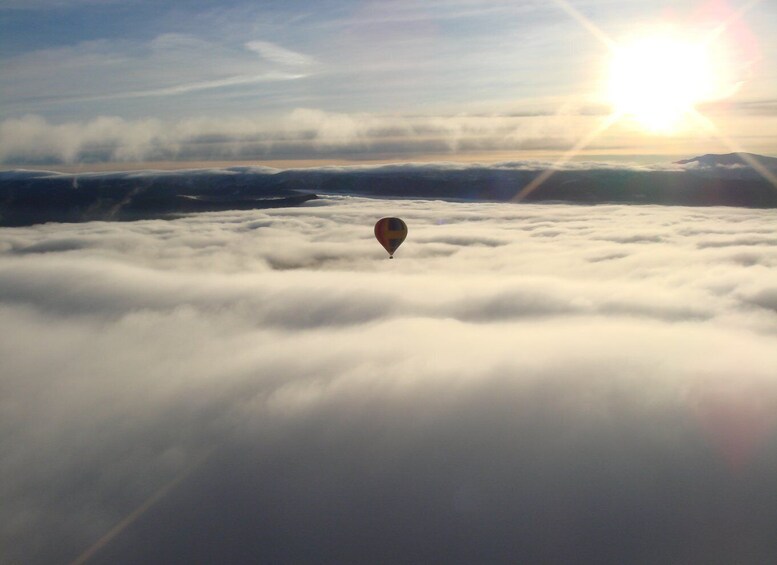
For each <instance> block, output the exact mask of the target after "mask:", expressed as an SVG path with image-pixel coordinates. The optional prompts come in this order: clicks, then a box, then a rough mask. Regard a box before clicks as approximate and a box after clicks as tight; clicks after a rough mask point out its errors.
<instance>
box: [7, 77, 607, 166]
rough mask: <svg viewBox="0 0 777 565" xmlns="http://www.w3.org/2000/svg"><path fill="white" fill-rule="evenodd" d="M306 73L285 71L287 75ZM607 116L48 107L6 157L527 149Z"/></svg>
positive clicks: (558, 140)
mask: <svg viewBox="0 0 777 565" xmlns="http://www.w3.org/2000/svg"><path fill="white" fill-rule="evenodd" d="M294 76H296V75H289V74H284V75H283V78H284V79H291V78H294ZM279 77H280V75H277V76H276V75H271V76H270V75H257V76H238V77H234V76H233V77H230V78H228V79H220V80H217V81H206V82H201V83H189V84H185V85H176V86H171V87H167V88H165V89H162V90H152V91H149V90H141V91H128V92H125V93H123V94H122V95H121V96H122V97H144V96H151V95H167V94H174V93H175V92H183V91H193V90H205V89H210V88H217V87H218V86H221V85H225V84H227V83H230V84H247V83H252V82H258V81H263V80H274V79H275V78H279ZM597 119H598V118H596V117H591V116H578V117H571V116H569V115H563V116H554V115H550V116H542V115H540V116H436V117H420V116H418V117H417V116H383V115H374V114H364V113H332V112H324V111H322V110H318V109H311V108H298V109H296V110H293V111H291V112H290V113H288V114H286V115H285V116H284V117H283V118H282V119H281V120H280V121H279V122H268V121H267V120H266V119H265V118H262V117H260V116H258V115H253V116H252V115H249V116H243V117H239V118H224V119H217V118H208V117H198V118H188V119H182V120H178V121H165V120H157V119H145V120H126V119H123V118H119V117H111V116H103V117H99V118H95V119H93V120H89V121H81V122H72V121H71V122H65V123H59V124H55V123H51V122H49V121H48V120H46V119H45V118H43V117H41V116H39V115H34V114H31V115H26V116H23V117H21V118H9V119H6V120H4V121H3V122H0V162H4V163H31V162H32V163H49V164H51V163H61V162H65V163H72V162H78V161H89V162H95V161H98V162H99V161H127V160H178V159H180V160H198V159H199V160H203V159H268V158H276V159H284V158H313V159H315V158H326V157H330V158H331V157H335V158H336V157H345V158H370V157H372V158H382V157H383V158H385V157H386V156H387V155H389V156H394V157H399V158H402V157H405V158H410V157H412V156H417V155H419V154H421V155H428V154H432V153H436V154H451V155H455V154H459V153H461V154H466V153H482V152H488V151H499V150H502V151H507V150H520V149H547V150H559V149H566V148H568V147H569V146H570V144H572V143H573V141H574V136H575V135H576V134H578V133H580V132H582V131H583V130H584V128H586V127H587V126H588V125H590V124H591V123H592V121H596V120H597Z"/></svg>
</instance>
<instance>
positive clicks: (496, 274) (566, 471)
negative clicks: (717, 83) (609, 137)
mask: <svg viewBox="0 0 777 565" xmlns="http://www.w3.org/2000/svg"><path fill="white" fill-rule="evenodd" d="M386 215H398V216H401V217H403V218H404V219H405V221H406V222H407V224H408V226H409V227H410V234H409V236H408V239H407V240H406V242H405V243H404V244H403V246H402V247H401V248H400V249H399V251H398V252H397V256H396V258H395V259H394V260H393V261H389V260H387V257H386V256H385V252H384V251H383V250H382V248H380V246H379V245H378V244H377V243H376V242H375V241H374V238H373V236H372V225H373V223H374V221H375V220H376V219H377V218H380V217H382V216H386ZM771 215H772V214H771V212H770V211H761V210H742V209H734V208H682V207H673V208H669V207H653V206H639V207H627V206H596V207H585V206H566V205H553V204H549V205H526V204H524V205H509V204H465V203H443V202H432V201H418V200H394V201H388V200H368V199H360V198H354V197H328V198H324V199H321V200H319V201H316V203H315V204H314V205H308V206H305V207H301V208H294V209H276V210H266V211H249V212H245V211H240V212H223V213H211V214H202V215H193V216H189V217H186V218H181V219H177V220H172V221H159V220H156V221H141V222H128V223H105V222H93V223H85V224H72V225H66V224H46V225H41V226H36V227H31V228H15V229H2V230H0V357H2V359H3V371H2V376H1V377H0V379H1V381H0V383H2V384H1V386H2V389H3V395H2V398H0V448H1V449H2V451H3V458H2V460H1V461H2V463H0V493H2V499H3V501H4V502H3V505H2V507H1V508H0V524H1V525H0V544H2V546H3V547H4V548H6V549H4V551H5V552H6V553H5V555H4V557H3V558H4V559H6V560H7V562H9V563H13V562H24V563H33V564H34V563H48V562H61V561H64V562H68V561H70V560H71V559H74V558H75V557H76V556H78V555H79V554H81V553H82V552H84V551H85V550H86V549H87V548H89V547H90V546H91V545H92V544H94V543H95V542H96V541H97V540H98V539H100V538H101V536H103V535H104V534H105V533H106V532H108V531H109V530H111V528H113V527H114V526H115V525H116V524H117V523H119V522H120V521H121V520H122V519H123V518H125V517H127V516H129V515H130V514H131V513H132V512H133V511H135V510H136V509H138V508H139V507H141V506H142V505H143V504H144V503H145V502H147V501H149V500H151V499H152V497H154V496H155V493H160V494H163V496H161V499H160V500H159V501H158V502H157V503H156V504H154V505H153V506H152V508H151V509H150V510H149V511H148V512H146V513H144V514H142V516H141V517H140V518H139V519H138V520H137V521H136V522H134V523H133V524H132V525H131V526H130V527H128V528H126V529H125V530H123V531H122V533H121V534H120V535H119V536H117V537H116V538H114V539H112V540H110V542H109V543H108V544H107V545H106V546H105V547H103V548H102V549H100V550H99V551H97V552H96V553H95V555H94V562H95V563H102V562H105V563H131V562H145V563H168V562H171V561H198V560H199V561H202V560H211V561H225V562H231V563H247V562H255V561H257V560H262V561H271V562H287V563H299V562H355V561H381V560H388V561H396V562H434V561H446V562H473V561H482V560H485V561H489V562H515V561H531V562H536V561H545V562H571V561H574V560H576V559H579V558H580V556H581V555H585V556H586V557H585V558H586V559H587V560H591V561H597V562H634V561H644V562H663V563H665V562H677V561H687V562H709V561H714V560H716V559H725V560H726V561H745V562H768V561H770V560H771V557H773V556H774V555H775V552H777V546H775V542H774V536H773V524H774V520H775V518H777V503H775V500H774V497H773V496H771V495H770V493H773V492H774V488H773V486H774V473H773V469H774V464H775V462H777V451H776V450H775V445H776V444H775V438H777V435H776V434H775V432H776V431H777V428H775V424H777V422H775V419H774V414H775V409H777V382H775V381H774V375H775V374H776V372H775V369H777V353H776V352H775V348H774V336H775V335H776V334H777V311H775V306H776V305H777V301H776V300H775V296H776V295H775V289H777V279H775V277H774V272H775V268H777V251H775V247H774V246H773V245H760V244H758V245H750V244H749V243H748V242H755V243H759V242H760V241H761V239H760V238H763V237H764V235H765V234H766V233H767V232H768V230H770V229H771V226H772V224H773V220H772V217H771ZM551 232H552V235H551ZM646 235H652V236H654V237H652V238H651V237H645V236H646ZM719 238H730V239H736V240H737V241H739V242H740V245H738V246H737V247H734V248H729V247H722V246H706V245H703V243H704V242H708V241H715V240H716V239H719ZM743 252H746V253H747V254H749V256H750V258H751V259H753V262H751V263H750V264H745V263H743V262H742V261H739V260H737V254H741V253H743ZM171 483H172V484H174V487H172V488H170V489H169V492H168V491H166V490H165V489H166V488H167V486H166V485H170V484H171ZM165 493H166V494H165ZM581 552H582V553H581Z"/></svg>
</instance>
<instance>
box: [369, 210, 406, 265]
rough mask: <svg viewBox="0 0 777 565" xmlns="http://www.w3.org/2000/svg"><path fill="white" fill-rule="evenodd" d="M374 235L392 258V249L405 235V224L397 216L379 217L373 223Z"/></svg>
mask: <svg viewBox="0 0 777 565" xmlns="http://www.w3.org/2000/svg"><path fill="white" fill-rule="evenodd" d="M375 237H376V238H377V240H378V241H379V242H380V244H381V245H382V246H383V247H384V248H385V249H386V251H388V254H389V259H393V258H394V251H396V250H397V247H399V246H400V245H402V242H403V241H405V238H406V237H407V226H406V225H405V222H403V221H402V220H400V219H399V218H381V219H380V220H378V222H377V223H376V224H375Z"/></svg>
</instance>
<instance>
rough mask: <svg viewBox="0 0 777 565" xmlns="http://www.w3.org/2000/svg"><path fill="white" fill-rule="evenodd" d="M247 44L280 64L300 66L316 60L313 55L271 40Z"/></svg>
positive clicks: (247, 46) (249, 47) (266, 57)
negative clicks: (293, 49) (310, 55)
mask: <svg viewBox="0 0 777 565" xmlns="http://www.w3.org/2000/svg"><path fill="white" fill-rule="evenodd" d="M245 46H246V48H247V49H250V50H251V51H256V52H257V53H259V55H261V56H262V57H264V58H265V59H267V60H269V61H272V62H273V63H278V64H279V65H286V66H289V67H299V66H307V65H310V64H312V63H313V62H314V60H313V58H312V57H309V56H307V55H304V54H302V53H297V52H296V51H292V50H291V49H286V48H285V47H281V46H280V45H276V44H274V43H270V42H269V41H249V42H248V43H246V44H245Z"/></svg>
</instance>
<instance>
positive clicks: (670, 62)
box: [608, 35, 723, 133]
mask: <svg viewBox="0 0 777 565" xmlns="http://www.w3.org/2000/svg"><path fill="white" fill-rule="evenodd" d="M722 74H723V73H722V69H719V68H718V67H716V63H715V61H714V60H713V58H712V56H711V54H710V52H709V50H708V49H707V46H706V45H705V44H704V43H701V42H698V43H694V42H691V41H688V40H686V39H683V38H681V37H675V36H672V35H654V36H646V37H642V38H640V39H636V40H633V41H631V42H629V43H626V44H623V45H618V47H617V48H616V50H615V52H614V53H613V57H612V61H611V64H610V74H609V82H608V98H609V101H610V103H611V104H612V105H613V107H614V111H615V112H616V113H617V114H618V115H622V116H624V117H626V118H631V119H633V120H634V121H636V122H637V123H638V124H639V125H640V126H642V127H643V128H645V129H647V130H650V131H653V132H656V133H673V132H675V131H677V130H678V129H680V128H681V127H682V126H683V124H684V123H686V121H687V119H688V117H689V116H690V115H691V114H692V113H693V112H694V110H695V106H696V105H697V104H699V103H701V102H705V101H707V100H712V99H715V98H717V97H718V96H719V91H720V88H721V83H722Z"/></svg>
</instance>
